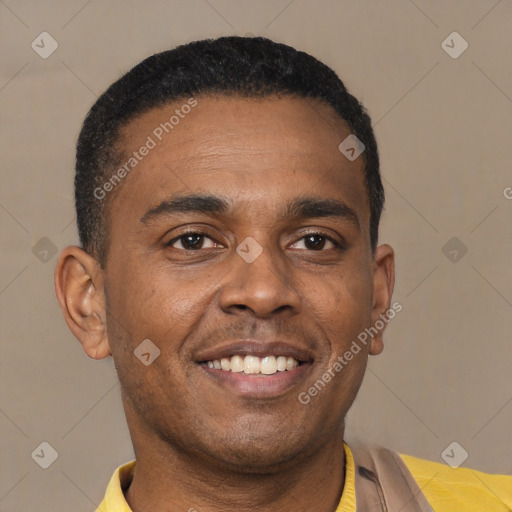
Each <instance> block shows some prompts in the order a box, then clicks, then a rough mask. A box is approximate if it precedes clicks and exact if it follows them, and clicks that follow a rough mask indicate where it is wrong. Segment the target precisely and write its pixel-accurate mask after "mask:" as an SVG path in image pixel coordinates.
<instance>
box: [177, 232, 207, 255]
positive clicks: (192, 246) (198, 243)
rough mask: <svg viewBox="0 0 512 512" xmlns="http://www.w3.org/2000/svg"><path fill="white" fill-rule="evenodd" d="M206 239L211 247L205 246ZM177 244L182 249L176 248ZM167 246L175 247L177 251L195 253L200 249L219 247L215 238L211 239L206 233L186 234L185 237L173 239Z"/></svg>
mask: <svg viewBox="0 0 512 512" xmlns="http://www.w3.org/2000/svg"><path fill="white" fill-rule="evenodd" d="M206 239H208V240H209V241H210V245H209V246H205V244H204V242H205V240H206ZM177 243H179V245H180V246H181V247H179V246H178V247H175V245H176V244H177ZM167 245H168V246H170V247H174V248H175V249H180V250H186V251H194V250H198V249H211V248H213V247H215V246H216V245H217V242H215V240H213V238H210V237H209V236H208V235H206V234H205V233H201V232H195V231H194V232H190V233H184V234H183V235H180V236H178V237H176V238H173V239H172V240H171V241H170V242H169V243H168V244H167Z"/></svg>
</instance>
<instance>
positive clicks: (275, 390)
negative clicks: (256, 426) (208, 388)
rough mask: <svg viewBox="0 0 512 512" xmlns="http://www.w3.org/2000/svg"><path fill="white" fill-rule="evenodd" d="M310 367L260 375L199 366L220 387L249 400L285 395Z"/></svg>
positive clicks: (308, 365) (302, 378)
mask: <svg viewBox="0 0 512 512" xmlns="http://www.w3.org/2000/svg"><path fill="white" fill-rule="evenodd" d="M311 366H312V364H311V363H303V364H301V365H299V366H297V368H295V369H293V370H285V371H283V372H276V373H273V374H272V375H262V374H245V373H243V372H226V371H224V370H217V369H216V368H209V367H208V366H206V365H205V364H201V365H200V367H201V369H202V370H203V371H205V372H206V374H207V375H209V376H210V377H211V378H212V379H214V380H215V381H217V382H218V383H220V384H221V385H223V386H225V387H227V388H229V389H230V390H232V391H234V392H235V393H238V394H240V395H243V396H246V397H250V398H273V397H277V396H279V395H282V394H284V393H286V392H287V391H289V390H290V389H292V388H293V387H294V386H296V385H297V384H299V383H300V382H302V381H304V380H305V379H306V376H307V375H308V373H309V371H310V369H311Z"/></svg>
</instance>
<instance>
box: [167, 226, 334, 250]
mask: <svg viewBox="0 0 512 512" xmlns="http://www.w3.org/2000/svg"><path fill="white" fill-rule="evenodd" d="M187 235H199V236H203V237H207V238H209V239H210V240H213V241H214V242H215V243H218V242H217V241H216V240H215V239H214V238H213V237H211V236H210V235H209V234H208V233H206V232H204V231H201V230H197V229H191V230H188V231H184V232H183V233H181V234H180V235H179V236H176V237H174V238H173V239H172V240H170V241H169V242H167V243H166V244H165V245H166V246H168V247H172V245H173V244H174V243H175V242H177V241H178V240H180V239H181V238H183V237H185V236H187ZM313 235H318V236H321V237H322V238H325V239H326V240H328V241H329V242H331V243H332V244H333V245H334V249H342V248H343V244H341V243H340V242H338V241H337V240H335V239H334V238H332V237H331V236H329V235H328V234H327V233H324V232H322V231H311V232H307V233H303V234H302V236H301V237H300V238H298V239H297V242H298V241H299V240H302V239H303V238H306V237H308V236H313ZM294 243H296V242H294ZM174 249H175V248H174ZM177 250H178V251H185V252H197V251H200V250H201V249H177ZM203 250H204V249H203ZM303 250H304V249H303ZM306 250H311V251H313V252H325V251H326V250H328V249H320V250H318V251H315V250H314V249H306Z"/></svg>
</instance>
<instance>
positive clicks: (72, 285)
mask: <svg viewBox="0 0 512 512" xmlns="http://www.w3.org/2000/svg"><path fill="white" fill-rule="evenodd" d="M54 281H55V293H56V295H57V299H58V301H59V304H60V307H61V309H62V313H63V314H64V318H65V320H66V323H67V325H68V327H69V329H70V330H71V332H72V333H73V334H74V335H75V337H76V338H77V339H78V340H79V341H80V343H81V344H82V347H83V349H84V352H85V353H86V354H87V355H88V356H89V357H91V358H93V359H104V358H105V357H108V356H109V355H110V354H111V351H110V346H109V343H108V337H107V324H106V311H105V294H104V283H103V271H102V270H101V269H100V267H99V265H98V262H97V261H96V259H94V258H93V257H92V256H91V255H89V254H87V253H86V252H85V251H84V250H82V249H81V248H80V247H75V246H70V247H67V248H66V249H64V250H63V251H62V253H61V254H60V256H59V261H58V263H57V268H56V269H55V280H54Z"/></svg>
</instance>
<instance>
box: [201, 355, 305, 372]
mask: <svg viewBox="0 0 512 512" xmlns="http://www.w3.org/2000/svg"><path fill="white" fill-rule="evenodd" d="M206 364H207V365H208V368H216V369H217V370H224V371H226V372H229V371H232V372H244V373H260V374H263V375H272V374H273V373H276V372H284V371H285V370H293V369H294V368H297V366H299V362H298V361H297V359H294V358H293V357H285V356H278V357H275V356H265V357H257V356H245V357H243V356H238V355H237V356H233V357H223V358H222V359H220V360H219V359H214V360H213V361H207V362H206Z"/></svg>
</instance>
